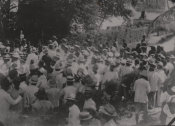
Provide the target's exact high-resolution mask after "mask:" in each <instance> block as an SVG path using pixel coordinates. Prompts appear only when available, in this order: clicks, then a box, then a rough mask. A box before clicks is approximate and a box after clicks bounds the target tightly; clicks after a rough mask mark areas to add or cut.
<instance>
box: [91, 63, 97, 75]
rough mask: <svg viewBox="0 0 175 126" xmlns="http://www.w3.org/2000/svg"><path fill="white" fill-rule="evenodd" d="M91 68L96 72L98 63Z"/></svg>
mask: <svg viewBox="0 0 175 126" xmlns="http://www.w3.org/2000/svg"><path fill="white" fill-rule="evenodd" d="M92 70H93V72H94V73H95V74H96V73H97V71H98V65H97V64H95V65H94V66H93V68H92Z"/></svg>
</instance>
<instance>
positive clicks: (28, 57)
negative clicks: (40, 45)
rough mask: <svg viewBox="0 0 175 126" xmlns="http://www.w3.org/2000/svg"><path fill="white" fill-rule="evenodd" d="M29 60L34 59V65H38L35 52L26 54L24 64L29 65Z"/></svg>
mask: <svg viewBox="0 0 175 126" xmlns="http://www.w3.org/2000/svg"><path fill="white" fill-rule="evenodd" d="M31 60H34V65H35V66H38V62H39V60H38V56H37V55H36V54H35V53H31V54H29V55H28V56H27V60H26V64H27V65H28V66H29V65H30V62H31Z"/></svg>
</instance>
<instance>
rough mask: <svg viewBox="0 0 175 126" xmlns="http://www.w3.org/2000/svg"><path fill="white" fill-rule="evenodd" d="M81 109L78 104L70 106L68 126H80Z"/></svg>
mask: <svg viewBox="0 0 175 126" xmlns="http://www.w3.org/2000/svg"><path fill="white" fill-rule="evenodd" d="M79 114H80V110H79V108H78V107H77V106H76V105H73V106H71V107H70V108H69V117H68V126H80V119H79Z"/></svg>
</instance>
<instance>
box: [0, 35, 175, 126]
mask: <svg viewBox="0 0 175 126" xmlns="http://www.w3.org/2000/svg"><path fill="white" fill-rule="evenodd" d="M144 39H145V38H143V40H142V41H141V42H140V43H138V44H137V46H136V47H135V48H129V47H128V46H127V44H126V43H125V42H123V45H122V46H121V47H118V44H117V42H116V43H114V44H113V46H111V47H105V48H102V49H101V50H99V49H97V48H96V47H94V46H86V47H85V46H82V45H70V44H68V42H67V40H66V39H63V41H64V42H63V43H61V44H58V42H57V39H56V38H55V39H53V40H49V43H48V44H47V45H43V46H42V50H41V51H39V49H38V48H36V47H34V46H30V47H28V45H27V44H25V43H24V44H22V45H21V46H19V47H15V48H13V49H12V48H11V47H10V46H7V45H6V44H5V43H0V50H1V55H0V85H1V86H0V87H1V88H0V101H1V102H0V123H1V125H4V126H6V125H8V120H9V119H10V113H11V112H12V111H15V112H16V113H19V114H22V113H32V114H35V115H38V116H40V115H44V114H48V113H52V112H58V113H60V114H61V113H62V115H64V116H61V117H59V118H62V119H63V120H65V125H68V126H116V125H117V120H116V118H117V116H118V113H117V111H116V109H117V107H118V106H117V104H119V102H121V101H133V102H135V106H136V107H135V112H136V116H135V117H136V123H139V122H140V119H139V117H140V114H141V111H144V116H143V120H144V121H147V120H148V117H149V116H148V109H153V108H156V107H161V108H162V114H161V115H162V116H161V120H163V121H162V123H163V122H165V123H166V124H168V123H169V121H170V120H171V118H173V115H174V113H175V111H173V110H174V109H173V108H174V107H173V103H175V102H174V100H175V99H174V98H175V97H172V95H173V93H175V87H174V86H173V84H171V85H166V84H165V81H166V80H167V79H168V78H170V77H171V74H172V72H173V70H174V60H175V57H174V56H173V55H168V54H166V52H165V51H164V49H163V47H161V46H149V45H148V44H147V43H146V42H145V40H144ZM26 48H29V51H26V50H27V49H26ZM167 87H168V88H167ZM133 94H134V95H133Z"/></svg>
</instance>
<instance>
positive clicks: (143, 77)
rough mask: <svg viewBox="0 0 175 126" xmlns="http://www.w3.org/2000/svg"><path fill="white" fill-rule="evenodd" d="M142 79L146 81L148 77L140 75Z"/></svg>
mask: <svg viewBox="0 0 175 126" xmlns="http://www.w3.org/2000/svg"><path fill="white" fill-rule="evenodd" d="M140 78H142V79H145V80H148V77H146V76H143V75H140Z"/></svg>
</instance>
